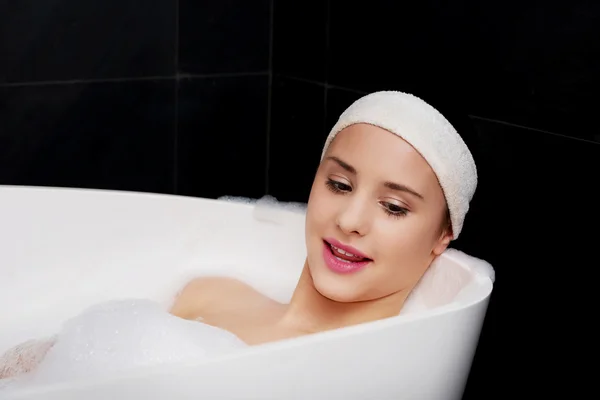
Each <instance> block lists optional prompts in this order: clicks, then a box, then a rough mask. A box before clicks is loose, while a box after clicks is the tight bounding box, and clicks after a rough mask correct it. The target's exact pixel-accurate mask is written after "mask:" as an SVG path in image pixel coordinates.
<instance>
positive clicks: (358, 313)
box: [280, 262, 408, 334]
mask: <svg viewBox="0 0 600 400" xmlns="http://www.w3.org/2000/svg"><path fill="white" fill-rule="evenodd" d="M407 296H408V293H404V292H398V293H394V294H392V295H389V296H386V297H383V298H379V299H375V300H369V301H360V302H351V303H341V302H337V301H333V300H331V299H329V298H327V297H325V296H323V295H322V294H321V293H319V291H318V290H317V289H316V288H315V285H314V283H313V280H312V276H311V274H310V270H309V268H308V264H307V263H306V262H305V264H304V268H303V270H302V274H301V276H300V279H299V281H298V284H297V285H296V289H295V290H294V294H293V296H292V299H291V301H290V304H289V305H288V306H287V308H286V311H285V313H284V314H283V317H282V318H281V320H280V324H281V325H282V326H284V327H285V328H287V329H292V330H297V331H300V332H302V333H305V334H308V333H316V332H321V331H325V330H330V329H337V328H341V327H345V326H350V325H356V324H360V323H365V322H370V321H375V320H379V319H383V318H388V317H392V316H395V315H398V313H399V312H400V309H401V308H402V305H403V304H404V301H405V300H406V297H407Z"/></svg>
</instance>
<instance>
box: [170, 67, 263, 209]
mask: <svg viewBox="0 0 600 400" xmlns="http://www.w3.org/2000/svg"><path fill="white" fill-rule="evenodd" d="M267 101H268V77H267V75H264V76H245V77H228V78H227V77H223V78H196V79H182V80H181V81H180V82H179V102H178V114H179V115H178V120H179V126H178V142H177V170H178V177H179V182H178V192H179V193H180V194H182V195H188V196H199V197H209V198H217V197H220V196H225V195H227V196H243V197H252V198H260V197H262V196H263V195H265V184H266V159H267V117H268V115H267V104H268V103H267Z"/></svg>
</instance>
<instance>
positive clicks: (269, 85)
mask: <svg viewBox="0 0 600 400" xmlns="http://www.w3.org/2000/svg"><path fill="white" fill-rule="evenodd" d="M274 3H275V0H271V1H270V2H269V71H268V83H267V127H266V128H267V129H266V130H267V132H266V140H265V145H266V148H267V149H266V153H265V176H264V182H265V194H268V193H269V189H270V188H269V183H270V182H269V170H270V167H271V165H270V162H271V117H272V114H273V113H272V110H271V108H272V107H273V32H274V28H273V25H274V24H273V21H274V19H275V16H274V13H273V11H274V9H275V6H274Z"/></svg>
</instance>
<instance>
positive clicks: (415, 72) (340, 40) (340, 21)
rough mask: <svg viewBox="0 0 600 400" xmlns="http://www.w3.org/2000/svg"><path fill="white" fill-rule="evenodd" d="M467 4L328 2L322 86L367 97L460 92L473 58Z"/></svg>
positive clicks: (429, 0) (378, 0)
mask: <svg viewBox="0 0 600 400" xmlns="http://www.w3.org/2000/svg"><path fill="white" fill-rule="evenodd" d="M467 3H468V2H467V1H466V0H459V1H453V2H441V1H434V0H425V1H419V2H392V1H383V0H373V1H369V4H368V6H365V5H364V4H363V3H358V2H357V3H349V2H347V1H340V0H330V4H331V5H330V26H329V53H328V63H329V74H328V76H327V82H328V83H330V84H334V85H337V86H342V87H347V88H353V89H359V90H363V91H368V92H370V91H375V90H384V89H388V90H389V89H396V90H403V91H407V92H411V93H412V92H415V91H421V92H423V91H425V90H427V89H432V90H431V91H432V92H433V89H434V88H435V91H436V92H440V91H450V90H454V89H457V88H461V89H462V87H463V86H464V85H463V84H462V83H461V82H462V81H463V80H464V79H465V77H467V76H468V74H469V72H470V71H469V68H468V65H469V64H468V62H467V61H468V59H469V58H470V57H472V56H471V54H472V51H471V49H470V46H469V43H470V32H469V18H468V14H469V6H468V4H467ZM457 93H460V92H457ZM422 94H423V95H424V96H426V95H427V93H422Z"/></svg>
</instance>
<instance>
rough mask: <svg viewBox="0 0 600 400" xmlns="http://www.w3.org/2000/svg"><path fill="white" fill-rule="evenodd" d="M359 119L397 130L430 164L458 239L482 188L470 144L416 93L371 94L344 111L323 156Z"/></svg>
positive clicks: (330, 135) (393, 131)
mask: <svg viewBox="0 0 600 400" xmlns="http://www.w3.org/2000/svg"><path fill="white" fill-rule="evenodd" d="M358 123H365V124H370V125H374V126H377V127H379V128H382V129H385V130H387V131H389V132H392V133H394V134H396V135H398V136H399V137H401V138H402V139H404V140H405V141H406V142H408V143H409V144H410V145H411V146H412V147H414V148H415V149H416V150H417V151H418V152H419V153H420V154H421V156H422V157H423V158H424V159H425V160H426V161H427V162H428V163H429V165H430V166H431V168H432V169H433V172H434V173H435V174H436V175H437V178H438V181H439V183H440V186H441V187H442V190H443V192H444V196H445V197H446V204H447V205H448V210H449V211H450V221H451V224H452V232H453V239H456V238H458V235H459V234H460V231H461V230H462V226H463V222H464V219H465V216H466V214H467V211H468V210H469V203H470V201H471V199H472V198H473V195H474V193H475V188H476V187H477V168H476V167H475V161H474V160H473V156H472V155H471V152H470V151H469V149H468V148H467V145H466V144H465V142H464V141H463V140H462V138H461V137H460V135H459V134H458V132H456V129H454V127H453V126H452V125H451V124H450V122H448V120H446V118H445V117H444V116H443V115H442V114H440V112H439V111H438V110H436V109H435V108H433V107H432V106H430V105H429V104H427V103H426V102H424V101H423V100H421V99H419V98H418V97H416V96H414V95H411V94H408V93H402V92H396V91H382V92H375V93H371V94H368V95H366V96H364V97H362V98H360V99H358V100H357V101H355V102H354V103H353V104H351V105H350V107H348V108H347V109H346V110H345V111H344V112H343V113H342V114H341V115H340V117H339V119H338V121H337V122H336V124H335V125H334V126H333V128H332V129H331V132H330V133H329V136H328V137H327V140H326V141H325V146H324V147H323V153H322V155H321V160H322V159H323V156H324V155H325V152H326V151H327V148H328V147H329V145H330V144H331V142H332V141H333V139H334V138H335V136H336V135H337V134H338V133H339V132H340V131H341V130H342V129H344V128H346V127H348V126H350V125H353V124H358Z"/></svg>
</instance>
